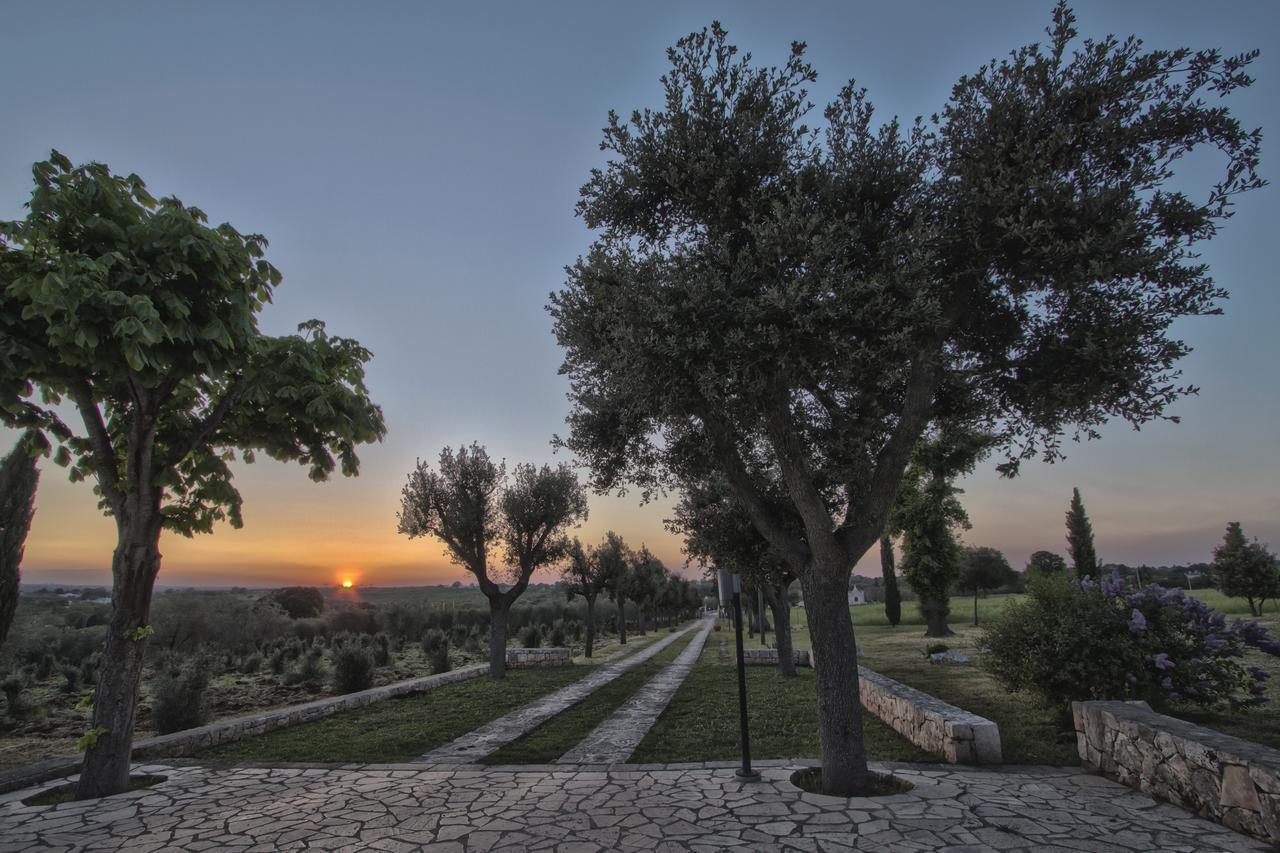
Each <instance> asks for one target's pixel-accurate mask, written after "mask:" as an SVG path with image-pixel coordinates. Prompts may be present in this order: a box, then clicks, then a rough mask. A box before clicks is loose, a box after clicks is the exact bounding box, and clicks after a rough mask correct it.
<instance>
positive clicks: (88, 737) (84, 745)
mask: <svg viewBox="0 0 1280 853" xmlns="http://www.w3.org/2000/svg"><path fill="white" fill-rule="evenodd" d="M106 733H107V729H104V728H102V727H101V726H95V727H94V728H91V729H89V730H88V731H86V732H85V733H84V734H82V735H80V737H79V738H77V739H76V749H77V750H79V751H80V752H84V751H86V750H89V749H93V747H94V746H96V745H97V743H98V738H100V737H102V736H103V735H105V734H106Z"/></svg>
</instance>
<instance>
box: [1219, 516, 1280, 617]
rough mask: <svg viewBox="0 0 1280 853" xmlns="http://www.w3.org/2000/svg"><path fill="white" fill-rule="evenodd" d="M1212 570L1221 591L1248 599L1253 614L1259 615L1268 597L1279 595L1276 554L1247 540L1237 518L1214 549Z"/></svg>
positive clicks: (1279, 569) (1278, 572)
mask: <svg viewBox="0 0 1280 853" xmlns="http://www.w3.org/2000/svg"><path fill="white" fill-rule="evenodd" d="M1213 573H1214V575H1215V576H1216V578H1217V581H1218V589H1220V590H1221V591H1222V594H1223V595H1229V596H1232V597H1235V598H1243V599H1245V600H1246V601H1248V602H1249V612H1250V613H1251V614H1252V615H1254V616H1261V615H1262V606H1263V605H1264V604H1266V603H1267V600H1268V599H1271V598H1280V566H1278V565H1277V564H1276V558H1275V555H1274V554H1272V553H1271V551H1270V550H1268V549H1267V546H1265V545H1263V544H1262V543H1261V542H1259V541H1258V540H1256V539H1255V540H1253V541H1252V542H1250V541H1249V540H1248V539H1246V538H1245V535H1244V529H1243V528H1242V527H1241V526H1240V522H1238V521H1232V522H1230V523H1228V524H1227V532H1226V534H1225V535H1223V537H1222V544H1221V545H1218V546H1217V547H1216V548H1214V549H1213Z"/></svg>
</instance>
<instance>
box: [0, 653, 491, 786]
mask: <svg viewBox="0 0 1280 853" xmlns="http://www.w3.org/2000/svg"><path fill="white" fill-rule="evenodd" d="M488 670H489V665H488V664H487V663H478V664H472V665H471V666H464V667H462V668H460V669H454V670H450V671H449V672H442V673H438V674H436V675H426V676H422V677H420V678H410V679H406V680H405V681H397V682H394V683H392V684H384V685H382V686H381V687H371V688H369V689H368V690H361V691H359V692H358V693H346V694H343V695H342V696H327V697H325V698H323V699H314V700H312V701H310V702H305V703H303V704H301V705H289V706H288V707H285V708H276V709H275V710H272V711H262V712H259V713H257V714H247V715H245V716H242V717H232V718H231V719H228V720H218V721H216V722H212V723H209V724H208V725H204V726H199V727H197V728H194V729H185V730H183V731H180V732H174V733H173V734H168V735H160V736H159V737H153V738H148V739H147V740H143V741H138V742H137V743H135V744H134V745H133V756H132V757H133V760H134V761H146V760H149V759H154V758H181V757H183V756H187V755H191V754H192V753H194V752H197V751H199V750H201V749H207V748H209V747H211V746H217V745H219V744H223V743H230V742H231V741H236V740H240V739H241V738H246V737H253V736H254V735H260V734H266V733H267V732H270V731H274V730H276V729H282V728H286V727H288V726H296V725H299V724H301V723H309V722H311V721H313V720H319V719H322V718H324V717H328V716H331V715H333V714H337V713H339V712H341V711H350V710H354V709H356V708H362V707H364V706H365V705H371V704H373V703H374V702H381V701H383V700H384V699H391V698H393V697H396V696H406V695H409V694H411V693H424V692H426V691H428V690H434V689H435V688H437V687H441V686H443V685H445V684H452V683H454V682H457V681H466V680H467V679H471V678H475V677H477V676H479V675H481V674H483V673H485V672H488ZM81 761H82V759H81V757H80V756H79V755H62V756H58V757H56V758H49V759H46V760H44V761H41V762H37V763H36V764H31V765H27V766H25V767H19V768H16V769H14V770H11V771H6V772H3V773H0V794H3V793H8V792H9V791H15V790H18V789H20V788H27V787H30V786H31V785H36V784H39V783H41V782H47V781H48V780H50V779H56V778H58V777H60V776H67V775H69V774H74V773H76V772H77V771H78V770H79V769H80V764H81Z"/></svg>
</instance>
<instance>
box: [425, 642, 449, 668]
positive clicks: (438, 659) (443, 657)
mask: <svg viewBox="0 0 1280 853" xmlns="http://www.w3.org/2000/svg"><path fill="white" fill-rule="evenodd" d="M427 667H428V668H429V669H430V670H431V674H432V675H435V674H437V673H441V672H448V671H449V670H450V669H451V668H452V664H451V663H449V644H448V643H445V644H443V645H440V646H437V647H436V648H434V649H432V650H431V651H430V652H428V653H427Z"/></svg>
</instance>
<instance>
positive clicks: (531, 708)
mask: <svg viewBox="0 0 1280 853" xmlns="http://www.w3.org/2000/svg"><path fill="white" fill-rule="evenodd" d="M696 627H698V626H697V624H696V623H695V624H694V625H689V626H687V627H685V628H683V629H682V630H678V631H675V632H674V633H672V634H670V635H668V636H667V637H664V638H663V639H661V640H658V641H656V642H654V643H651V644H650V645H649V646H647V647H646V648H644V649H643V650H642V651H639V652H637V653H636V654H634V655H631V656H629V657H626V658H624V659H622V660H620V661H618V662H617V663H612V664H608V665H607V666H604V667H602V668H600V669H598V670H596V671H595V672H593V673H591V674H590V675H588V676H586V677H585V678H582V679H579V680H578V681H575V682H574V683H573V684H570V685H569V686H567V687H563V688H561V689H560V690H557V691H556V692H555V693H552V694H551V695H549V696H545V697H543V698H542V699H539V700H538V701H536V702H532V703H530V704H528V705H525V706H524V707H523V708H519V709H517V710H515V711H512V712H511V713H509V714H506V715H504V716H502V717H499V718H498V719H496V720H493V721H492V722H490V723H487V724H486V725H483V726H481V727H480V728H478V729H476V730H475V731H472V732H469V733H467V734H465V735H463V736H462V737H459V738H456V739H455V740H452V741H450V742H449V743H446V744H445V745H444V746H441V747H439V748H437V749H433V750H431V751H430V752H428V753H426V754H425V755H423V756H421V757H420V758H419V759H418V761H420V762H425V763H430V764H474V763H476V762H478V761H479V760H480V759H482V758H484V757H485V756H486V755H489V754H490V753H492V752H496V751H497V750H498V749H500V748H501V747H503V746H505V745H506V744H508V743H511V742H512V741H514V740H516V739H517V738H519V737H522V736H523V735H526V734H528V733H529V732H531V731H533V730H534V729H536V728H537V727H538V726H540V725H542V724H543V723H545V722H546V721H547V720H549V719H551V718H552V717H554V716H555V715H556V714H559V713H560V712H561V711H564V710H566V709H568V708H571V707H573V706H574V705H576V704H577V703H579V702H581V701H582V700H583V699H585V698H587V697H588V696H590V695H591V694H592V693H594V692H595V691H596V690H598V689H599V688H601V687H603V686H604V685H606V684H608V683H609V682H611V681H613V680H614V679H615V678H618V677H619V676H621V675H622V674H623V673H625V672H627V671H628V670H630V669H632V668H633V667H636V666H639V665H640V664H642V663H644V662H645V661H647V660H649V659H650V658H652V657H653V656H655V655H657V654H658V653H659V652H661V651H662V650H663V649H665V648H667V646H669V645H671V644H672V643H674V642H676V641H677V640H679V639H680V638H681V637H683V636H684V635H685V634H687V633H689V632H690V631H692V630H694V629H695V628H696Z"/></svg>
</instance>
